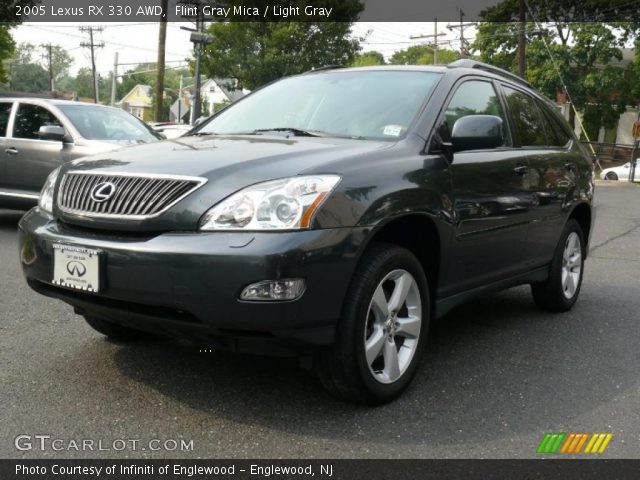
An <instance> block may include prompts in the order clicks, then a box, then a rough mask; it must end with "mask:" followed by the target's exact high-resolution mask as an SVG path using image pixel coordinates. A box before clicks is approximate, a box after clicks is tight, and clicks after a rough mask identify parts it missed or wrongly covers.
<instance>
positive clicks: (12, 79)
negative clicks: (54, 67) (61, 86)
mask: <svg viewBox="0 0 640 480" xmlns="http://www.w3.org/2000/svg"><path fill="white" fill-rule="evenodd" d="M35 52H36V47H35V46H33V45H32V44H30V43H21V44H20V45H18V48H17V49H16V51H15V55H14V57H13V58H12V59H11V60H10V64H9V65H10V67H9V68H10V76H9V82H8V83H9V89H10V90H14V91H16V92H30V93H37V92H44V91H47V90H49V74H48V72H47V70H45V69H44V68H43V67H42V65H40V64H39V63H37V62H36V60H35Z"/></svg>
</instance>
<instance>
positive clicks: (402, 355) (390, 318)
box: [364, 269, 422, 384]
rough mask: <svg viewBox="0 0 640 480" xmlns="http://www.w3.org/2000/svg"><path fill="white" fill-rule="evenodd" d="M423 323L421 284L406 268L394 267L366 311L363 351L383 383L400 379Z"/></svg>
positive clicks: (410, 357) (414, 350)
mask: <svg viewBox="0 0 640 480" xmlns="http://www.w3.org/2000/svg"><path fill="white" fill-rule="evenodd" d="M421 326H422V299H421V297H420V287H419V286H418V283H417V282H416V280H415V278H413V276H412V275H411V274H410V273H409V272H407V271H406V270H402V269H398V270H393V271H392V272H390V273H389V274H387V275H386V276H385V277H384V278H383V279H382V281H381V282H380V283H379V284H378V286H377V287H376V289H375V291H374V293H373V298H372V299H371V302H370V304H369V310H368V312H367V325H366V328H365V334H364V337H365V338H364V347H365V348H364V351H365V356H366V361H367V365H368V366H369V371H370V372H371V374H372V375H373V377H374V378H375V379H376V380H377V381H378V382H380V383H385V384H389V383H393V382H395V381H397V380H398V379H399V378H400V377H401V376H402V375H403V374H404V373H405V371H406V370H407V368H408V367H409V365H410V364H411V360H412V359H413V356H414V354H415V352H416V349H417V348H418V340H419V337H420V328H421Z"/></svg>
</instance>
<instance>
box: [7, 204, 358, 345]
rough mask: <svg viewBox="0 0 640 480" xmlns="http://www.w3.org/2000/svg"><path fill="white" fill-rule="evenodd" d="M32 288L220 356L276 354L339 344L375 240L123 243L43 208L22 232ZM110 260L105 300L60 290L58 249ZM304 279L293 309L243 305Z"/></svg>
mask: <svg viewBox="0 0 640 480" xmlns="http://www.w3.org/2000/svg"><path fill="white" fill-rule="evenodd" d="M19 230H20V258H21V262H22V266H23V270H24V274H25V276H26V278H27V281H28V282H29V285H30V286H31V287H32V288H33V289H34V290H36V291H38V292H40V293H42V294H45V295H48V296H51V297H55V298H59V299H61V300H64V301H65V302H67V303H69V304H71V305H73V306H74V307H76V311H78V312H79V313H86V314H92V315H96V316H99V317H103V318H107V319H110V320H112V321H116V322H118V323H121V324H123V325H128V326H133V327H136V328H141V329H144V330H149V331H154V332H159V333H167V334H171V335H180V336H187V337H192V338H197V339H200V340H201V341H203V342H206V343H207V344H208V345H212V346H213V347H214V348H215V347H216V346H218V347H219V348H223V349H231V350H248V351H260V352H262V351H263V350H265V349H266V351H267V352H268V351H269V350H273V352H274V353H276V351H278V350H281V348H280V347H282V349H283V350H289V349H296V350H297V349H299V348H303V349H304V348H313V347H314V346H317V345H326V344H330V343H331V342H332V341H333V333H334V327H335V324H336V322H337V320H338V318H339V316H340V311H341V308H342V302H343V299H344V297H345V295H346V292H347V288H348V286H349V282H350V279H351V276H352V273H353V270H354V268H355V264H356V261H357V256H358V252H359V250H360V245H361V244H362V241H363V238H364V236H365V234H366V230H365V229H361V228H341V229H331V230H309V231H299V232H280V233H255V232H251V233H249V232H246V233H245V232H240V233H218V232H215V233H199V232H185V233H179V232H173V233H162V234H150V235H148V236H144V235H140V234H122V233H116V234H112V233H108V232H102V231H94V230H88V229H79V228H76V227H73V226H69V225H66V224H64V223H62V222H59V221H58V220H56V219H54V218H53V217H51V216H50V215H48V214H46V213H44V212H41V211H40V210H39V209H38V208H34V209H33V210H31V211H30V212H29V213H27V214H26V215H25V216H24V217H23V218H22V220H21V221H20V224H19ZM54 244H64V245H72V246H79V247H88V248H91V249H96V250H99V251H100V252H101V290H100V292H99V293H97V294H92V293H86V292H79V291H76V290H71V289H67V288H62V287H58V286H56V285H53V284H52V283H51V280H52V278H53V245H54ZM283 278H303V279H304V280H305V282H306V290H305V292H304V294H303V295H302V297H301V298H299V299H298V300H295V301H290V302H243V301H240V300H239V299H238V298H239V295H240V292H241V291H242V289H243V288H244V287H246V286H247V285H248V284H250V283H253V282H258V281H261V280H275V279H283Z"/></svg>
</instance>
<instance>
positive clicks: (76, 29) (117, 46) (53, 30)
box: [13, 22, 460, 76]
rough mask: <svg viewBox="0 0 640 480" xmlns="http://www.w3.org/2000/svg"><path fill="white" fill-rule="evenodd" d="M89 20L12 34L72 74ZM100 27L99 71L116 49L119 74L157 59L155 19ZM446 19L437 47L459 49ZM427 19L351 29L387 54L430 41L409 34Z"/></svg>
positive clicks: (170, 35)
mask: <svg viewBox="0 0 640 480" xmlns="http://www.w3.org/2000/svg"><path fill="white" fill-rule="evenodd" d="M90 25H92V24H90V23H83V24H74V23H24V24H22V25H20V26H18V27H16V28H15V29H14V30H13V36H14V39H15V40H16V41H17V42H18V43H20V42H29V43H32V44H34V45H41V44H44V43H52V44H54V45H60V46H61V47H63V48H65V49H67V50H68V51H69V54H70V55H72V57H73V58H74V60H75V64H74V66H73V67H72V69H71V74H72V75H75V74H76V73H77V71H78V69H80V68H81V67H90V66H91V57H90V51H89V49H88V48H82V47H80V43H81V42H83V41H88V34H87V33H83V32H81V31H80V27H81V26H90ZM93 26H95V27H103V28H104V30H103V31H102V32H100V33H98V34H97V35H96V36H95V39H94V41H95V42H99V41H102V42H104V44H105V45H104V48H100V49H98V50H96V52H97V53H96V55H97V57H96V66H97V69H98V72H100V74H101V75H103V76H106V75H108V74H109V72H111V71H112V70H113V63H114V56H115V54H116V52H118V55H119V60H118V63H120V64H125V63H130V64H132V65H121V66H120V67H119V73H122V72H124V71H125V70H127V69H129V68H132V67H133V66H134V65H133V64H140V63H146V62H155V61H156V60H157V42H158V24H157V23H108V24H102V25H99V24H93ZM180 26H191V24H189V23H169V24H168V28H167V47H166V60H167V66H168V67H177V66H180V65H186V62H185V61H184V60H185V59H187V58H190V57H191V55H192V51H193V46H192V44H191V42H189V32H187V31H184V30H181V29H180ZM446 26H447V24H446V23H444V22H441V23H439V24H438V30H439V32H440V33H443V34H445V36H442V37H439V41H440V42H443V41H450V42H451V43H450V44H446V45H442V48H453V49H458V48H459V45H460V44H459V42H458V41H456V39H457V36H456V35H457V33H456V31H451V30H448V29H447V28H446ZM433 33H434V24H433V23H432V22H372V23H367V22H357V23H355V24H354V27H353V31H352V34H353V36H354V37H356V38H364V41H363V42H362V43H361V45H362V49H363V51H369V50H377V51H379V52H382V54H383V55H384V56H385V57H386V58H388V57H390V56H391V55H392V54H393V53H394V52H395V51H397V50H402V49H404V48H407V47H409V46H411V45H416V44H420V43H425V42H429V41H432V39H412V38H411V37H413V36H418V35H423V34H427V35H429V34H433Z"/></svg>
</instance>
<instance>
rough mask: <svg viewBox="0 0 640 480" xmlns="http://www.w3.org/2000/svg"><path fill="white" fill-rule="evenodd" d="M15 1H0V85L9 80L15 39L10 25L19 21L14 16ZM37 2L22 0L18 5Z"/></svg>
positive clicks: (34, 0) (28, 4) (12, 25)
mask: <svg viewBox="0 0 640 480" xmlns="http://www.w3.org/2000/svg"><path fill="white" fill-rule="evenodd" d="M15 3H16V2H12V1H3V2H0V85H2V84H7V83H8V81H9V64H10V62H11V59H12V58H13V54H14V51H15V46H16V44H15V41H14V40H13V37H12V36H11V27H14V26H16V25H17V24H19V23H20V19H19V17H16V16H15ZM35 3H38V2H37V1H36V0H22V1H21V2H20V5H22V6H25V7H26V6H30V5H34V4H35Z"/></svg>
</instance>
